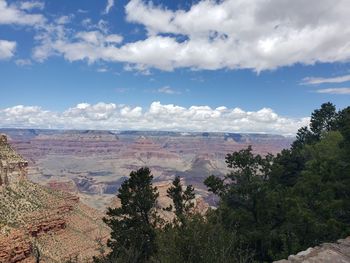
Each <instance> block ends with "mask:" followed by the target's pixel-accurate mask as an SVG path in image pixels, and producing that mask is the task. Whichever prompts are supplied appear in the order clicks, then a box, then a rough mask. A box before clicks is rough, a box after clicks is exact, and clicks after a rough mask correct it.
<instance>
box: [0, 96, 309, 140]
mask: <svg viewBox="0 0 350 263" xmlns="http://www.w3.org/2000/svg"><path fill="white" fill-rule="evenodd" d="M308 122H309V118H298V119H296V118H287V117H282V116H279V115H278V114H277V113H275V112H274V111H273V110H272V109H269V108H262V109H261V110H259V111H255V112H254V111H244V110H242V109H240V108H232V109H229V108H226V107H224V106H222V107H218V108H215V109H214V108H210V107H209V106H191V107H189V108H185V107H181V106H177V105H173V104H168V105H164V104H161V103H160V102H153V103H152V104H151V105H150V106H149V107H148V108H147V109H142V108H141V107H130V106H126V105H116V104H114V103H103V102H100V103H97V104H94V105H91V104H88V103H80V104H77V105H76V106H74V107H71V108H69V109H67V110H65V111H64V112H52V111H47V110H44V109H42V108H40V107H37V106H23V105H18V106H14V107H10V108H6V109H2V110H0V126H1V127H17V128H18V127H21V128H64V129H110V130H126V129H135V130H168V131H221V132H259V133H260V132H263V133H277V134H295V133H296V131H297V129H298V128H300V127H301V126H305V125H308Z"/></svg>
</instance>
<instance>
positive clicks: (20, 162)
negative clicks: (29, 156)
mask: <svg viewBox="0 0 350 263" xmlns="http://www.w3.org/2000/svg"><path fill="white" fill-rule="evenodd" d="M27 166H28V162H27V161H25V160H24V159H23V158H22V156H20V155H19V154H17V153H16V152H15V151H14V150H13V149H12V147H11V146H10V145H9V144H8V142H7V137H6V135H3V134H1V135H0V187H1V186H9V185H10V184H13V183H16V182H18V181H19V180H21V179H22V178H23V177H25V175H26V167H27Z"/></svg>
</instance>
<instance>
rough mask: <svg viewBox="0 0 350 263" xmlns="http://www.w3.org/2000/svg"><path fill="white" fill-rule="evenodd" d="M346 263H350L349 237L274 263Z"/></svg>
mask: <svg viewBox="0 0 350 263" xmlns="http://www.w3.org/2000/svg"><path fill="white" fill-rule="evenodd" d="M320 262H322V263H348V262H350V237H347V238H346V239H340V240H338V241H337V242H336V243H324V244H322V245H320V246H317V247H313V248H308V249H307V250H305V251H302V252H299V253H298V254H296V255H291V256H289V257H288V259H287V260H286V259H283V260H279V261H275V263H320Z"/></svg>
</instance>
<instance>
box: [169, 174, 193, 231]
mask: <svg viewBox="0 0 350 263" xmlns="http://www.w3.org/2000/svg"><path fill="white" fill-rule="evenodd" d="M167 193H168V194H167V196H168V197H169V198H171V199H172V201H173V204H174V207H173V206H172V205H170V206H168V207H167V208H166V210H167V211H173V209H175V211H174V212H175V215H176V218H177V220H179V222H180V223H181V224H184V223H185V218H186V216H188V215H189V213H190V210H191V208H193V206H194V203H193V202H192V201H193V199H194V198H195V193H194V188H193V187H192V185H188V186H187V187H186V190H185V191H183V189H182V185H181V181H180V177H179V176H177V177H175V179H174V181H173V183H172V186H171V187H170V188H169V189H168V190H167Z"/></svg>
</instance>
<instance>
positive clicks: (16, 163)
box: [0, 136, 109, 263]
mask: <svg viewBox="0 0 350 263" xmlns="http://www.w3.org/2000/svg"><path fill="white" fill-rule="evenodd" d="M0 162H1V163H2V166H1V167H2V168H4V169H2V170H1V176H2V178H6V180H5V182H4V183H3V184H2V185H1V186H0V262H1V263H2V262H4V263H5V262H6V263H15V262H21V263H26V262H35V261H34V258H33V255H32V251H34V249H33V248H34V247H35V249H39V251H40V254H41V256H42V260H41V262H65V261H66V260H68V259H69V258H71V257H72V255H74V256H75V255H81V256H79V258H78V262H80V261H81V262H86V260H87V259H90V260H91V258H92V256H93V255H96V254H97V253H98V251H97V249H98V248H99V247H98V244H97V243H96V239H97V238H99V239H100V240H102V242H106V240H107V238H108V236H109V230H108V229H107V227H106V226H105V225H104V224H103V222H102V220H101V218H102V215H101V214H99V213H97V212H96V211H95V210H93V209H90V208H88V207H86V206H84V205H82V204H81V203H80V201H79V197H77V196H74V195H72V194H70V193H67V192H62V191H56V190H52V189H49V188H46V187H43V186H40V185H37V184H34V183H31V182H30V181H28V180H27V178H26V174H27V164H28V163H27V162H26V161H25V160H24V159H23V158H22V157H21V156H20V155H18V154H17V153H16V152H15V151H14V150H13V149H12V148H11V146H10V145H9V144H8V142H7V139H6V137H5V136H1V137H0ZM4 171H5V172H4ZM33 243H35V246H34V245H33Z"/></svg>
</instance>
